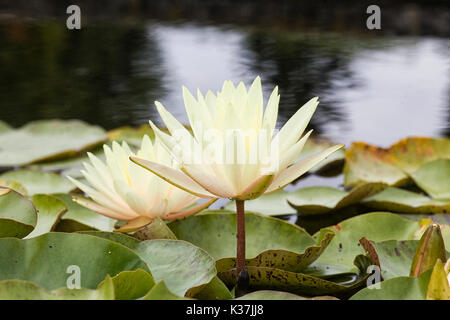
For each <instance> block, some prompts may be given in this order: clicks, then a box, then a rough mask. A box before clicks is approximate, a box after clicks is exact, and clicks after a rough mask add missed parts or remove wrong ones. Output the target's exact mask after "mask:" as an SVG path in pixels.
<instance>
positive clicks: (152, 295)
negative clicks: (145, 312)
mask: <svg viewBox="0 0 450 320" xmlns="http://www.w3.org/2000/svg"><path fill="white" fill-rule="evenodd" d="M142 300H191V299H189V298H185V297H182V296H178V295H176V294H175V293H173V292H172V291H170V289H169V288H168V287H167V285H166V284H165V282H164V281H163V280H161V281H159V282H158V283H157V284H155V285H154V286H153V288H152V289H151V290H150V291H149V292H148V293H147V294H146V295H145V296H144V297H143V298H142Z"/></svg>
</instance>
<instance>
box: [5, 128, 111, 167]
mask: <svg viewBox="0 0 450 320" xmlns="http://www.w3.org/2000/svg"><path fill="white" fill-rule="evenodd" d="M106 139H107V135H106V132H105V131H104V130H103V129H102V128H100V127H97V126H91V125H88V124H86V123H84V122H82V121H79V120H68V121H63V120H41V121H35V122H30V123H28V124H27V125H25V126H23V127H21V128H19V129H15V130H9V131H6V132H3V133H1V134H0V145H1V146H2V148H1V149H0V167H11V166H23V165H26V164H30V163H34V162H39V161H44V160H50V159H56V158H62V157H68V156H74V155H76V154H78V153H79V152H81V151H83V150H86V149H89V148H92V147H94V146H96V145H98V144H101V143H103V142H104V141H105V140H106Z"/></svg>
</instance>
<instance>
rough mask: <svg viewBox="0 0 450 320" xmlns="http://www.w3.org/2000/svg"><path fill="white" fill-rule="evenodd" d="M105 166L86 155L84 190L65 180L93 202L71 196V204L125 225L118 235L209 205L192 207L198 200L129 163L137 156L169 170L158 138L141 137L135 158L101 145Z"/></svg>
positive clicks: (127, 150)
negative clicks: (121, 232) (123, 222)
mask: <svg viewBox="0 0 450 320" xmlns="http://www.w3.org/2000/svg"><path fill="white" fill-rule="evenodd" d="M103 148H104V152H105V156H106V164H105V163H104V162H103V161H101V160H100V159H99V158H97V157H96V156H95V155H93V154H91V153H88V155H89V158H90V163H84V167H85V170H82V171H81V172H82V173H83V175H84V177H85V178H86V180H87V181H88V182H89V184H90V185H91V186H88V185H86V184H84V183H82V182H80V181H77V180H75V179H73V178H71V177H69V179H70V180H71V181H72V182H73V183H74V184H75V185H76V186H77V187H78V188H79V189H81V190H82V191H84V192H85V193H86V194H87V195H89V196H90V197H91V198H92V200H93V201H91V200H87V199H85V198H83V197H77V196H74V197H73V198H74V201H76V202H78V203H79V204H80V205H82V206H85V207H87V208H89V209H91V210H94V211H96V212H98V213H100V214H102V215H105V216H108V217H110V218H113V219H118V220H126V221H129V223H128V224H127V225H126V227H124V228H122V231H125V230H126V231H129V230H131V229H136V228H138V227H140V226H143V225H145V224H148V223H150V222H151V221H152V220H153V219H154V218H155V217H160V218H162V219H167V220H173V219H177V218H181V217H186V216H188V215H190V214H195V213H196V212H198V211H200V210H202V209H204V208H205V207H207V206H208V205H209V204H210V203H211V201H210V202H206V203H203V204H200V205H197V206H193V205H194V204H195V203H196V202H197V201H198V200H199V198H198V197H196V196H194V195H192V194H190V193H188V192H185V191H183V190H181V189H179V188H177V187H174V186H173V185H171V184H169V183H167V182H166V181H164V180H162V179H161V178H159V177H157V176H155V175H154V174H152V173H151V172H149V171H148V170H144V169H143V168H141V167H139V166H137V165H136V164H134V163H132V162H131V161H130V160H129V158H130V157H131V156H137V157H139V158H142V159H146V160H147V161H152V162H154V163H159V164H161V165H165V166H169V167H171V168H173V170H176V169H178V168H177V167H172V161H171V156H170V154H169V153H168V152H167V150H166V149H165V148H164V147H163V146H162V145H161V143H160V141H159V139H158V138H156V139H155V142H154V143H152V141H151V140H150V138H149V137H148V136H144V138H143V139H142V143H141V148H140V149H139V150H138V151H137V153H136V154H135V153H134V152H133V151H132V150H131V149H130V148H129V146H128V145H127V143H126V142H123V143H122V145H120V144H119V143H117V142H113V143H112V149H111V148H110V147H109V146H108V145H104V146H103Z"/></svg>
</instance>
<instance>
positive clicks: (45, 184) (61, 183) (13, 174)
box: [0, 170, 76, 196]
mask: <svg viewBox="0 0 450 320" xmlns="http://www.w3.org/2000/svg"><path fill="white" fill-rule="evenodd" d="M0 179H1V180H5V181H11V182H18V183H20V185H21V186H23V187H24V188H25V189H26V190H27V195H28V196H32V195H35V194H39V193H41V194H54V193H66V192H70V191H72V190H75V189H76V187H75V186H74V185H73V183H71V182H70V181H69V180H66V179H64V178H62V177H61V176H60V175H58V174H56V173H51V172H41V171H36V170H14V171H8V172H6V173H4V174H2V175H0ZM17 191H20V190H17Z"/></svg>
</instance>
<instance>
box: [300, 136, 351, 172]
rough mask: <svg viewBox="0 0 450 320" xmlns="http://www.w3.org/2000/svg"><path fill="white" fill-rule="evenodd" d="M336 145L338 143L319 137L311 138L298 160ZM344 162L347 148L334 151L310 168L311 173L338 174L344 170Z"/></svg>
mask: <svg viewBox="0 0 450 320" xmlns="http://www.w3.org/2000/svg"><path fill="white" fill-rule="evenodd" d="M334 145H336V144H335V143H332V142H330V141H327V140H324V139H319V138H317V137H314V138H309V139H308V140H307V141H306V143H305V146H304V147H303V149H302V152H301V153H300V155H299V157H298V158H297V160H296V161H300V160H302V159H306V158H307V157H309V156H312V155H314V154H317V153H319V152H321V151H323V150H325V149H327V148H329V147H332V146H334ZM344 162H345V149H343V148H342V149H339V150H337V151H336V152H333V153H332V154H331V155H329V156H328V157H327V158H326V159H325V160H323V161H321V162H320V163H319V164H317V165H316V166H314V167H313V168H312V169H311V170H309V173H314V174H317V175H321V176H333V175H338V174H340V173H341V172H342V167H343V165H344Z"/></svg>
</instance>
